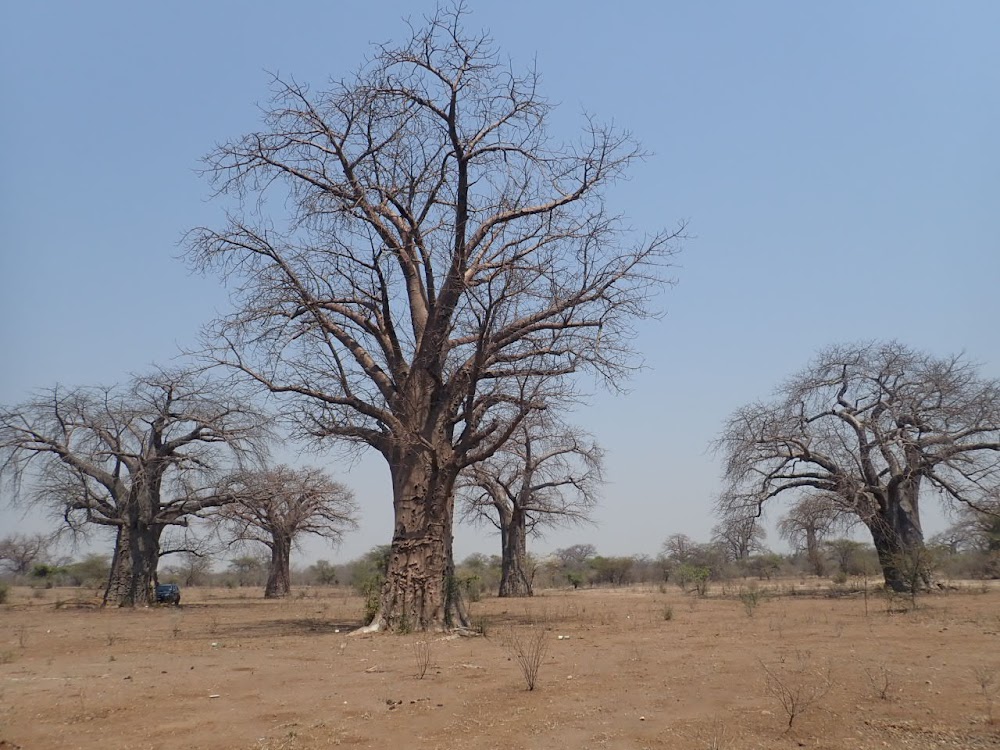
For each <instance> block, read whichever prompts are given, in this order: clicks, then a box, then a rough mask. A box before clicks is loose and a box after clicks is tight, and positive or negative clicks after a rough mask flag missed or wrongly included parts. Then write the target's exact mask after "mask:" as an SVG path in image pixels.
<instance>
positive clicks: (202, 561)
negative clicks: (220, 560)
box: [168, 551, 212, 586]
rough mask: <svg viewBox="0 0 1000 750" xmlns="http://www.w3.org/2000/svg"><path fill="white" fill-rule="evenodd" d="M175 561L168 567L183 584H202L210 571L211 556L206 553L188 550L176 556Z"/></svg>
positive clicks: (206, 579)
mask: <svg viewBox="0 0 1000 750" xmlns="http://www.w3.org/2000/svg"><path fill="white" fill-rule="evenodd" d="M177 558H178V559H177V562H176V563H175V564H174V565H173V566H172V567H171V568H169V569H168V572H169V573H170V574H171V575H173V576H175V577H176V578H177V580H178V581H179V582H180V583H181V584H183V585H184V586H202V585H204V584H205V583H206V581H208V579H209V575H210V574H211V573H212V558H211V557H210V556H209V555H207V554H201V553H198V552H193V551H188V552H181V553H180V554H178V556H177Z"/></svg>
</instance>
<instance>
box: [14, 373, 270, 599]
mask: <svg viewBox="0 0 1000 750" xmlns="http://www.w3.org/2000/svg"><path fill="white" fill-rule="evenodd" d="M263 435H264V422H263V418H262V417H261V415H260V414H258V413H257V412H256V411H255V410H254V409H252V408H250V407H248V406H247V399H246V397H245V395H242V394H240V393H239V391H238V390H235V389H234V388H233V386H232V385H231V384H222V383H219V382H217V381H212V380H210V379H208V378H206V377H204V376H202V375H199V374H197V373H195V372H191V371H184V370H162V369H161V370H156V371H153V372H151V373H150V374H148V375H142V376H138V377H136V378H134V379H133V380H132V381H131V382H130V383H129V384H127V385H125V386H122V387H117V386H115V387H95V388H86V387H78V388H69V389H66V388H62V387H58V386H57V387H54V388H50V389H48V390H47V391H43V392H41V393H40V394H39V395H38V396H36V397H35V398H32V399H30V400H28V401H26V402H24V403H22V404H18V405H16V406H13V407H8V408H3V409H0V458H2V464H0V471H2V473H3V474H4V475H5V476H6V477H7V478H8V479H10V480H11V481H12V482H13V483H14V485H15V490H20V489H25V488H26V489H27V490H28V492H27V497H28V498H30V500H29V501H34V502H38V503H42V504H47V505H49V506H51V507H53V508H55V509H57V510H58V512H59V513H60V514H61V515H62V516H63V517H64V519H65V521H66V522H67V524H69V525H70V526H72V527H74V528H81V527H86V525H87V524H96V525H98V526H104V527H110V528H112V529H114V531H115V550H114V556H113V557H112V564H111V575H110V577H109V579H108V585H107V588H106V590H105V593H104V603H105V604H109V603H111V604H117V605H119V606H134V605H136V604H148V603H150V602H151V597H152V583H153V580H154V577H155V575H156V567H157V563H158V561H159V552H160V537H161V535H162V534H163V531H164V530H165V529H167V528H169V527H177V526H186V525H187V524H188V521H189V519H190V518H191V517H192V516H196V515H198V514H199V513H201V512H202V511H204V510H205V509H207V508H210V507H216V506H218V505H220V504H222V503H224V502H227V500H226V498H223V497H220V496H219V495H217V494H215V493H214V492H211V491H206V490H203V489H201V488H202V487H203V486H206V485H207V483H208V482H209V477H210V476H211V475H212V472H213V470H216V469H223V468H230V467H231V465H232V463H233V462H238V461H240V460H243V459H245V458H248V457H254V456H257V455H259V452H260V450H261V439H262V436H263Z"/></svg>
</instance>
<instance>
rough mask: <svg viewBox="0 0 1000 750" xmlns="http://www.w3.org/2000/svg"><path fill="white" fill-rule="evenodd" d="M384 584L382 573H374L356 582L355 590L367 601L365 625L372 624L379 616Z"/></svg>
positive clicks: (364, 616) (364, 617)
mask: <svg viewBox="0 0 1000 750" xmlns="http://www.w3.org/2000/svg"><path fill="white" fill-rule="evenodd" d="M383 583H385V576H384V575H382V573H372V574H370V575H367V576H365V577H364V578H359V579H357V580H356V581H355V582H354V590H355V591H356V592H357V593H358V595H359V596H360V597H361V598H362V599H364V600H365V604H364V607H365V609H364V615H363V617H362V619H363V620H364V623H365V625H369V624H371V621H372V620H374V619H375V615H377V614H378V607H379V599H380V598H381V596H382V584H383Z"/></svg>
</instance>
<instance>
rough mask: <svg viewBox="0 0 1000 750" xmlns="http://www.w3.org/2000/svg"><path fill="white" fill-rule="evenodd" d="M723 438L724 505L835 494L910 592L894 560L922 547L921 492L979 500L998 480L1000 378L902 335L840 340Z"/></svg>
mask: <svg viewBox="0 0 1000 750" xmlns="http://www.w3.org/2000/svg"><path fill="white" fill-rule="evenodd" d="M717 447H718V448H719V450H720V451H721V452H722V453H723V454H724V456H725V461H726V463H725V476H726V481H727V489H726V492H725V494H724V496H723V499H722V506H723V507H724V508H727V509H731V508H750V509H752V510H755V511H756V512H759V509H760V508H761V506H762V505H763V504H764V503H766V502H768V501H769V500H770V499H771V498H773V497H776V496H777V495H779V494H782V493H785V492H801V491H803V490H805V491H811V490H819V491H821V492H825V493H828V497H831V498H834V499H835V500H836V501H837V502H838V504H839V506H840V508H841V509H842V510H844V511H845V512H847V513H851V514H853V515H855V516H856V517H857V518H859V519H860V520H861V521H862V522H863V523H864V524H865V525H866V526H867V527H868V529H869V531H870V532H871V535H872V540H873V541H874V543H875V549H876V550H877V552H878V555H879V561H880V564H881V566H882V571H883V574H884V576H885V581H886V584H887V585H889V586H890V587H892V588H893V589H895V590H906V589H907V586H908V584H907V582H906V581H904V580H903V577H902V576H901V574H900V571H899V569H898V565H897V563H896V562H895V561H896V560H898V559H900V556H901V554H904V553H909V552H911V551H912V550H914V549H916V548H920V547H922V546H923V532H922V530H921V525H920V512H919V508H920V504H919V503H920V494H921V489H922V488H927V487H929V488H931V489H933V490H935V491H936V492H937V493H938V494H939V495H940V496H942V497H944V498H946V499H949V500H951V501H954V502H959V503H966V504H969V505H972V506H976V505H978V504H979V503H982V502H983V501H984V498H987V497H989V496H990V494H991V493H992V492H994V491H995V488H996V487H997V485H998V484H1000V462H998V461H997V453H998V451H1000V382H998V381H996V380H988V379H983V378H981V377H979V375H978V373H977V369H976V367H975V366H974V365H972V364H970V363H969V362H967V361H965V360H964V358H963V357H961V356H957V357H950V358H937V357H932V356H929V355H926V354H922V353H919V352H916V351H914V350H912V349H909V348H907V347H906V346H903V345H901V344H899V343H896V342H890V343H882V344H862V345H853V346H838V347H832V348H830V349H827V350H825V351H823V352H822V353H821V354H820V355H819V357H818V358H817V359H816V360H815V361H814V362H813V363H812V364H811V365H810V366H809V367H808V368H806V369H805V370H804V371H803V372H801V373H799V374H798V375H796V376H795V377H793V378H792V379H791V380H789V381H788V382H786V383H785V384H784V385H783V386H782V387H781V388H780V389H779V391H778V393H777V396H776V398H775V399H774V400H773V401H771V402H768V403H755V404H750V405H749V406H745V407H743V408H742V409H739V410H738V411H737V412H736V413H735V414H733V415H732V416H731V417H730V419H729V421H728V423H727V424H726V427H725V430H724V432H723V434H722V437H721V438H720V439H719V440H718V443H717Z"/></svg>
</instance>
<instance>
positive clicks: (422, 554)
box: [372, 451, 469, 632]
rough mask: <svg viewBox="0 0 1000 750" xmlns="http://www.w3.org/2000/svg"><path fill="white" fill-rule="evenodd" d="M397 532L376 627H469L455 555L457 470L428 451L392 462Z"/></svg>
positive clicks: (410, 628)
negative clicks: (453, 548) (454, 490)
mask: <svg viewBox="0 0 1000 750" xmlns="http://www.w3.org/2000/svg"><path fill="white" fill-rule="evenodd" d="M390 471H391V473H392V480H393V507H394V510H395V530H394V533H393V537H392V546H391V548H390V552H389V568H388V571H387V573H386V579H385V583H384V585H383V586H382V595H381V600H380V605H379V612H378V614H377V615H376V616H375V619H374V621H373V622H372V627H373V628H374V629H379V630H391V631H396V632H409V631H413V630H446V629H449V628H455V627H468V624H469V620H468V615H467V613H466V611H465V607H464V603H463V602H462V598H461V592H460V591H459V587H458V586H457V585H456V582H455V563H454V559H453V557H452V541H453V538H452V521H453V516H454V496H453V494H452V493H453V489H454V485H455V478H456V476H457V473H458V472H457V470H455V469H453V468H450V467H449V468H442V467H441V466H440V465H439V464H438V463H437V462H435V461H434V460H433V459H432V457H431V456H430V454H429V452H424V451H419V452H418V451H409V452H407V454H406V455H401V456H399V460H396V461H390Z"/></svg>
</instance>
